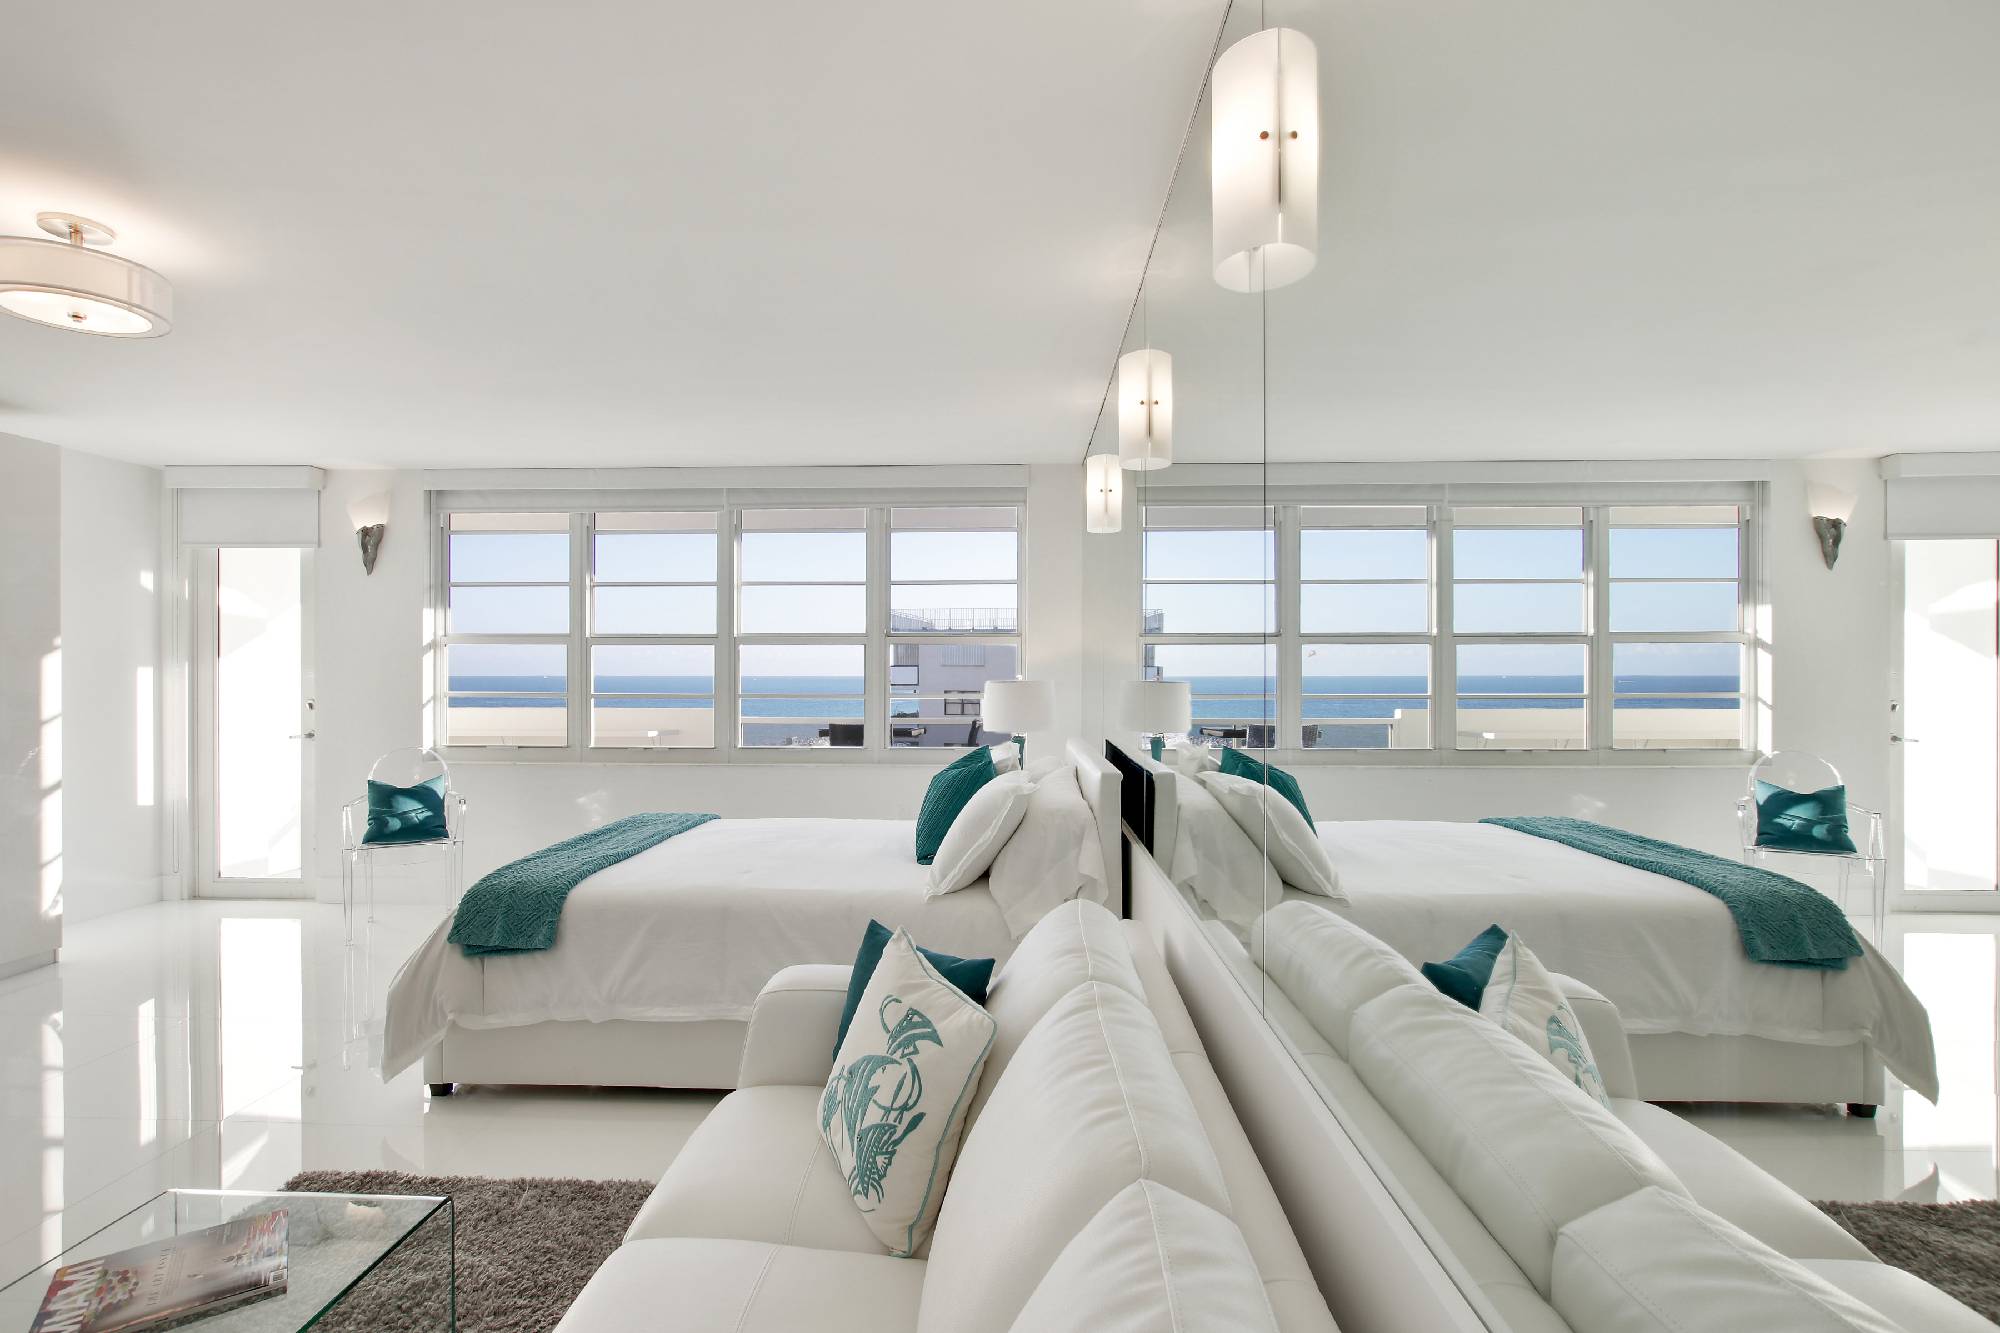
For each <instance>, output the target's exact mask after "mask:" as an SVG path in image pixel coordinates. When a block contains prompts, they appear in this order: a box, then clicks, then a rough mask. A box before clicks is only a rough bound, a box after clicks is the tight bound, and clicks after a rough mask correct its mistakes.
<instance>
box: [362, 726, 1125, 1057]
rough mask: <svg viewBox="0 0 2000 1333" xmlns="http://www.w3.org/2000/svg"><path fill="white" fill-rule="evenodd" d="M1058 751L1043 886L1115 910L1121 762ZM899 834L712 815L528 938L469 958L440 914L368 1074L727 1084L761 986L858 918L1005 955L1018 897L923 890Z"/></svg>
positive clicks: (620, 870) (403, 980)
mask: <svg viewBox="0 0 2000 1333" xmlns="http://www.w3.org/2000/svg"><path fill="white" fill-rule="evenodd" d="M1069 761H1070V763H1071V765H1072V766H1073V770H1074V772H1075V775H1076V781H1077V785H1078V787H1079V788H1080V789H1081V794H1082V796H1083V800H1084V803H1085V805H1086V806H1087V807H1088V809H1089V815H1090V820H1089V823H1090V824H1091V825H1092V826H1093V827H1091V828H1090V829H1088V830H1087V831H1080V833H1079V838H1080V844H1079V845H1078V846H1077V847H1076V849H1075V855H1074V856H1073V857H1072V858H1070V859H1071V861H1072V862H1073V863H1074V865H1075V866H1076V871H1075V874H1074V882H1073V883H1070V882H1068V881H1067V880H1065V881H1064V882H1062V883H1060V884H1058V885H1054V886H1052V887H1053V889H1054V893H1055V896H1057V897H1061V896H1078V895H1080V896H1087V897H1090V898H1092V899H1093V900H1095V901H1098V902H1100V903H1103V904H1105V905H1106V906H1109V907H1110V908H1111V909H1112V910H1113V911H1117V910H1119V905H1120V904H1119V898H1120V892H1121V887H1122V880H1121V878H1120V872H1119V866H1120V854H1119V838H1120V832H1119V798H1118V776H1117V774H1116V772H1115V771H1114V770H1113V769H1112V768H1111V767H1110V765H1108V764H1107V763H1106V762H1105V761H1104V760H1103V759H1102V758H1101V757H1098V756H1095V755H1092V754H1091V753H1090V752H1089V751H1088V750H1086V749H1084V748H1083V747H1082V746H1080V745H1078V744H1076V743H1074V742H1072V743H1071V745H1070V747H1069ZM914 836H915V835H914V824H913V822H912V821H910V820H890V819H880V820H877V819H719V820H715V821H713V822H711V823H708V824H704V825H701V826H700V827H697V828H694V829H691V830H689V831H688V832H686V833H683V834H680V835H679V836H677V837H674V838H670V839H668V840H667V841H665V842H663V843H660V844H659V845H657V846H655V847H652V848H650V849H648V850H647V851H645V852H642V853H640V854H639V855H637V856H634V857H632V858H631V859H629V860H627V861H624V862H622V863H620V864H618V865H615V866H612V867H610V868H608V869H606V870H602V871H600V872H598V873H597V874H595V875H592V876H591V877H590V878H588V879H586V880H584V881H583V882H582V883H581V884H579V885H577V886H576V888H575V889H574V890H572V891H571V893H570V895H569V898H568V900H567V901H566V902H565V904H564V906H563V914H562V923H561V927H560V930H559V932H558V934H557V938H556V944H555V947H553V948H551V949H547V950H543V951H541V952H537V953H526V954H513V955H504V956H495V957H486V958H468V957H466V956H465V955H464V953H463V952H462V951H461V950H460V949H459V948H458V946H456V945H454V944H451V943H450V942H449V941H448V940H447V938H446V936H447V935H448V933H449V931H450V926H451V921H450V917H449V916H447V917H446V919H445V920H443V921H441V922H440V923H439V924H438V926H437V928H436V929H435V930H433V931H432V933H431V935H430V936H429V937H428V938H427V939H426V940H425V941H424V943H423V944H422V945H421V946H420V947H419V948H418V950H417V951H416V953H415V954H413V955H412V956H411V957H410V959H409V960H408V961H407V962H405V963H404V965H403V967H402V970H401V971H400V972H398V973H397V976H396V979H395V981H394V982H392V983H391V985H390V988H389V998H388V1005H387V1010H386V1013H385V1030H384V1041H383V1047H384V1049H383V1058H382V1072H383V1075H384V1077H393V1076H394V1075H395V1074H397V1073H399V1072H400V1071H401V1070H403V1069H405V1068H407V1067H409V1066H410V1065H411V1064H413V1063H415V1062H416V1061H417V1060H418V1059H422V1060H423V1062H424V1069H425V1080H426V1081H427V1082H429V1083H431V1084H433V1085H449V1084H453V1083H461V1082H463V1083H543V1084H555V1083H591V1084H607V1085H626V1086H648V1087H689V1088H728V1087H733V1086H735V1081H736V1063H737V1057H738V1055H739V1054H740V1052H741V1049H742V1041H743V1033H744V1030H745V1027H746V1025H747V1022H748V1019H749V1017H750V1010H751V1006H752V1004H753V1003H754V1001H755V1000H756V998H757V992H758V991H759V990H760V989H761V988H762V987H763V985H764V983H765V982H767V981H769V980H770V978H771V976H772V975H773V974H774V973H776V972H777V971H779V970H780V969H782V968H784V967H787V966H790V965H792V964H794V963H815V962H847V961H849V960H851V959H852V958H853V956H854V950H855V947H856V946H857V945H858V944H859V943H860V940H861V934H862V930H863V928H864V927H866V926H867V924H868V922H869V920H870V918H874V919H876V920H880V921H882V922H884V923H887V924H890V925H901V926H907V927H909V928H910V930H911V932H912V933H913V934H914V935H916V936H917V938H918V939H919V940H920V941H921V942H922V943H924V944H925V945H926V946H928V947H931V948H935V949H939V950H942V951H944V952H947V953H955V954H959V955H961V956H967V957H980V958H985V957H992V958H995V959H998V960H1001V961H1004V960H1005V959H1006V958H1007V956H1008V955H1009V954H1011V953H1012V952H1013V948H1014V942H1015V940H1016V939H1018V938H1019V936H1020V935H1021V934H1024V933H1025V932H1026V925H1027V924H1031V922H1030V921H1026V920H1025V918H1024V913H1023V911H1022V910H1021V905H1020V904H1019V903H1012V902H1010V904H1009V910H1007V911H1003V910H1002V905H1001V903H999V902H997V901H996V900H995V898H994V895H993V893H992V892H991V890H990V889H989V887H988V881H987V880H986V879H981V880H979V881H978V882H977V883H975V884H973V885H971V886H970V887H968V888H965V889H961V890H959V891H957V892H955V893H949V894H945V895H942V896H940V897H936V898H928V897H926V896H925V888H926V886H927V884H928V880H929V868H928V867H926V866H921V865H918V864H917V862H916V858H915V856H914V854H913V852H912V850H911V847H912V843H913V841H914ZM1010 918H1011V919H1010Z"/></svg>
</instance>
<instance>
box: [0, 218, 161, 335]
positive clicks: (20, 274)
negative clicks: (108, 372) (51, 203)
mask: <svg viewBox="0 0 2000 1333" xmlns="http://www.w3.org/2000/svg"><path fill="white" fill-rule="evenodd" d="M35 220H36V222H37V223H39V224H40V226H41V228H42V230H43V231H46V232H48V233H50V234H51V235H53V236H60V237H61V238H62V239H61V240H54V241H44V240H40V239H38V238H36V237H32V236H0V310H4V311H6V312H7V313H8V314H10V315H19V316H20V317H21V318H22V319H31V320H34V321H35V322H36V323H37V324H51V325H54V326H55V327H56V328H59V329H74V330H75V331H77V332H78V333H97V334H102V335H104V336H105V337H108V338H157V337H159V336H160V335H161V334H163V333H165V332H166V331H167V330H168V329H169V328H171V327H172V324H173V309H174V289H173V288H172V287H171V286H170V285H168V283H167V280H166V279H165V278H163V277H161V276H160V275H159V274H157V273H155V272H153V270H151V269H149V268H147V267H146V266H145V265H144V264H135V263H133V262H132V261H131V260H129V259H120V258H119V257H118V256H117V255H114V254H107V253H105V252H104V251H102V250H93V249H90V248H89V247H91V246H95V245H106V244H109V243H110V242H111V240H112V239H113V235H112V231H111V228H109V227H106V226H104V225H103V224H101V223H96V222H92V221H91V220H90V219H88V218H80V217H75V216H72V215H70V214H68V213H43V214H40V215H39V216H38V217H37V218H36V219H35Z"/></svg>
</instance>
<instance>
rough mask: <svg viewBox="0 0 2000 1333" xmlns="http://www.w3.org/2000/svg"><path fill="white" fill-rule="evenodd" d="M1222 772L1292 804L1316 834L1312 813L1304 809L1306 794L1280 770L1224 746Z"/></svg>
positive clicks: (1297, 783) (1293, 779) (1317, 827)
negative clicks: (1262, 788)
mask: <svg viewBox="0 0 2000 1333" xmlns="http://www.w3.org/2000/svg"><path fill="white" fill-rule="evenodd" d="M1222 771H1223V772H1225V773H1227V774H1229V775H1230V776H1231V777H1236V778H1249V779H1250V780H1251V781H1252V782H1261V783H1263V784H1264V785H1265V786H1267V787H1269V788H1270V789H1271V790H1272V791H1274V792H1276V793H1278V795H1280V796H1282V797H1284V798H1285V799H1286V800H1288V801H1290V802H1291V803H1292V806H1293V808H1295V809H1296V810H1297V811H1298V812H1299V813H1300V814H1302V815H1304V816H1305V819H1306V827H1307V828H1309V829H1311V830H1313V832H1315V833H1317V832H1318V831H1319V825H1317V824H1315V823H1313V816H1312V811H1310V810H1308V809H1306V794H1305V793H1304V792H1302V791H1300V790H1299V780H1298V779H1297V778H1295V777H1293V776H1292V775H1291V774H1290V773H1287V772H1286V771H1285V770H1284V769H1282V768H1273V767H1271V766H1270V765H1269V764H1267V763H1265V762H1264V761H1263V760H1261V759H1252V758H1251V757H1250V756H1249V755H1247V754H1245V753H1243V751H1241V750H1237V749H1233V748H1230V747H1227V746H1225V747H1224V748H1223V751H1222Z"/></svg>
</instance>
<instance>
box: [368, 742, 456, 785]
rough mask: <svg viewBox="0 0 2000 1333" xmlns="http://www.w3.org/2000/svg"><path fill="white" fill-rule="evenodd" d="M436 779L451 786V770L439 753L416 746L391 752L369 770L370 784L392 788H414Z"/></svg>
mask: <svg viewBox="0 0 2000 1333" xmlns="http://www.w3.org/2000/svg"><path fill="white" fill-rule="evenodd" d="M435 777H442V778H443V779H444V785H445V786H447V787H449V786H451V769H450V768H449V767H447V766H446V764H445V762H444V760H443V759H441V758H439V757H438V752H437V751H436V750H429V749H425V748H423V747H422V746H414V745H413V746H409V747H407V748H405V749H401V750H391V751H389V753H387V754H385V755H383V756H382V757H381V758H380V759H377V760H376V761H375V766H374V767H373V768H371V769H369V770H368V780H369V781H370V782H386V783H388V784H389V785H390V786H392V787H414V786H416V785H417V784H418V783H419V782H429V781H430V780H431V779H432V778H435Z"/></svg>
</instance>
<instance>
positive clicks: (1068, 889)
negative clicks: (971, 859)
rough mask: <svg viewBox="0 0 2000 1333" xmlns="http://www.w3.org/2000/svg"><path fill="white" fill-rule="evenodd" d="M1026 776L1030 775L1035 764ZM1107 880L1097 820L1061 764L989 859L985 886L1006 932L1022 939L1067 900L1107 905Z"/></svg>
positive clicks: (1070, 771) (1039, 785) (1071, 771)
mask: <svg viewBox="0 0 2000 1333" xmlns="http://www.w3.org/2000/svg"><path fill="white" fill-rule="evenodd" d="M1028 772H1029V774H1030V775H1031V776H1032V775H1033V773H1034V765H1032V764H1030V765H1029V766H1028ZM987 785H988V786H992V785H993V784H992V783H988V784H987ZM1107 882H1108V877H1107V876H1106V874H1105V865H1104V844H1103V843H1102V842H1101V841H1100V840H1099V838H1098V836H1097V820H1096V819H1095V818H1094V817H1092V815H1091V813H1090V806H1089V805H1088V804H1087V803H1085V801H1084V799H1083V791H1082V790H1081V789H1080V788H1079V787H1078V786H1077V785H1076V770H1075V769H1072V768H1069V767H1066V766H1065V767H1063V768H1062V770H1061V771H1060V772H1056V773H1051V774H1049V776H1047V777H1046V778H1043V779H1042V780H1041V781H1039V782H1037V783H1036V784H1035V791H1034V795H1032V796H1030V797H1029V798H1028V812H1027V814H1026V815H1025V816H1024V817H1023V818H1022V820H1021V826H1020V827H1019V828H1017V829H1015V830H1014V836H1013V837H1011V838H1009V839H1007V845H1006V846H1005V847H1002V848H1001V849H1000V854H999V855H998V856H996V857H994V858H993V865H992V868H991V869H989V870H988V871H987V873H986V887H987V889H988V890H990V891H991V892H992V894H993V901H994V902H995V903H996V904H997V905H998V906H999V908H1000V918H1001V920H1003V921H1005V922H1006V923H1007V933H1008V934H1010V935H1012V936H1013V937H1014V938H1015V939H1020V938H1021V937H1022V936H1023V935H1025V934H1027V933H1028V931H1029V929H1030V928H1031V927H1032V926H1033V925H1034V924H1035V923H1036V922H1037V921H1040V920H1041V919H1042V918H1043V917H1044V916H1047V915H1048V914H1049V913H1050V912H1052V911H1054V910H1055V909H1056V908H1057V907H1060V906H1061V905H1062V904H1064V903H1066V902H1068V901H1069V900H1070V899H1071V898H1078V897H1083V898H1089V899H1092V900H1093V901H1095V902H1098V903H1103V904H1104V905H1106V906H1110V905H1111V904H1109V903H1106V902H1105V899H1106V897H1107V896H1108V895H1107V894H1106V893H1105V884H1106V883H1107Z"/></svg>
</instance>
